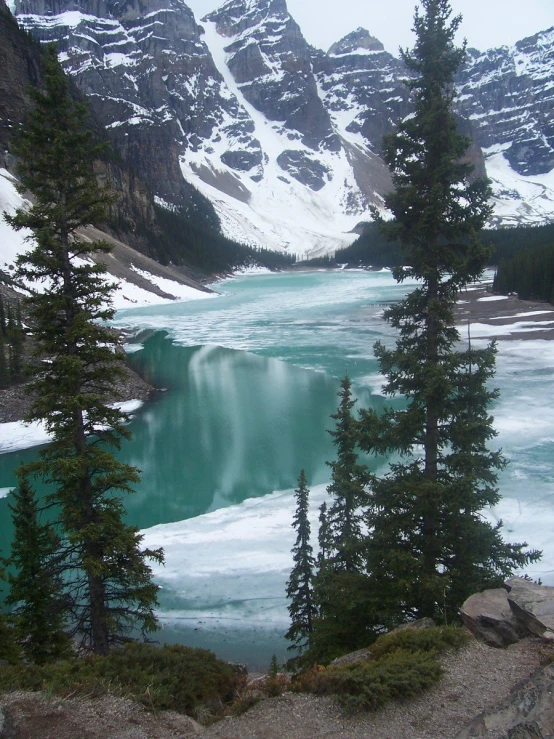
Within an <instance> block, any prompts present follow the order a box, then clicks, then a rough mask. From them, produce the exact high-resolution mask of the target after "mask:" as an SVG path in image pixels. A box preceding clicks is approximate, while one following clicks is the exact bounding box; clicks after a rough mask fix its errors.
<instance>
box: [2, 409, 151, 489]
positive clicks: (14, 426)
mask: <svg viewBox="0 0 554 739" xmlns="http://www.w3.org/2000/svg"><path fill="white" fill-rule="evenodd" d="M142 404H143V401H142V400H127V401H125V402H122V403H114V404H113V407H114V408H119V410H120V411H122V412H123V413H126V414H128V415H129V416H130V415H131V414H132V413H134V412H135V411H137V410H138V409H139V408H140V407H141V406H142ZM49 441H50V436H49V434H48V432H47V431H46V428H45V427H44V424H43V423H41V422H40V421H33V422H32V423H25V422H24V421H11V422H9V423H0V454H6V453H8V452H17V451H21V450H22V449H30V448H31V447H34V446H40V445H42V444H48V443H49ZM0 497H2V496H1V495H0Z"/></svg>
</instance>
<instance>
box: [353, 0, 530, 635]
mask: <svg viewBox="0 0 554 739" xmlns="http://www.w3.org/2000/svg"><path fill="white" fill-rule="evenodd" d="M421 4H422V6H423V11H422V13H421V14H420V13H419V12H418V11H417V10H416V15H415V23H414V31H415V33H416V43H415V47H414V49H413V51H411V52H403V54H402V56H403V60H404V63H405V65H406V67H407V69H408V70H409V72H410V73H411V75H412V77H411V78H410V80H409V83H408V84H409V87H410V89H411V92H412V99H413V103H414V115H413V116H411V117H409V118H407V119H405V120H404V121H403V122H402V123H400V124H399V126H398V128H397V130H396V132H395V133H394V134H393V135H391V136H389V137H388V138H386V139H385V143H384V157H385V160H386V163H387V165H388V166H389V169H390V171H391V174H392V179H393V184H394V188H395V189H394V192H392V193H391V194H390V195H388V196H387V197H386V199H385V202H386V206H387V208H388V209H389V211H390V212H391V214H392V216H393V219H392V220H391V221H390V222H388V223H383V222H381V226H382V228H383V230H384V231H385V233H386V234H387V236H388V237H389V238H390V239H391V240H395V241H399V242H400V243H401V244H402V247H403V250H404V263H405V264H409V265H410V266H409V267H400V268H397V269H396V270H395V271H394V275H395V278H396V279H397V281H399V282H402V281H403V280H405V279H406V278H408V277H410V278H416V279H417V280H418V281H419V286H418V287H417V288H416V289H415V290H414V291H413V292H411V293H410V294H409V295H408V296H407V297H406V298H405V299H404V300H403V301H401V302H400V303H398V304H396V305H394V306H392V307H391V308H389V309H388V310H387V311H386V312H385V318H386V320H388V321H389V322H390V324H391V325H392V326H393V327H394V328H396V329H398V331H399V339H398V341H397V343H396V347H395V348H394V349H387V348H386V347H385V346H383V345H382V344H380V343H378V344H376V346H375V352H376V356H377V358H378V360H379V364H380V368H381V372H382V373H383V374H384V375H385V376H386V377H387V383H386V386H385V392H386V393H387V394H388V395H390V396H394V395H397V394H401V395H403V396H404V397H405V398H406V399H407V408H406V409H404V410H388V411H387V412H385V413H384V414H383V415H382V416H380V417H378V416H377V414H376V413H375V412H373V411H371V410H370V411H365V412H364V413H363V414H362V417H363V422H364V423H363V426H364V427H365V434H363V439H362V442H361V443H362V446H363V447H364V448H365V449H366V450H367V451H374V452H377V453H385V454H390V453H398V454H400V459H399V461H397V462H395V463H394V464H392V465H391V469H390V473H389V474H388V475H386V476H384V477H382V478H381V479H379V480H377V481H375V483H374V485H373V501H372V506H371V507H370V508H369V509H368V511H367V516H366V518H367V524H368V528H369V530H370V531H371V537H370V538H369V539H368V547H367V567H368V571H369V573H370V574H371V578H372V580H373V581H374V583H375V587H376V591H377V592H378V593H379V598H380V599H381V603H382V607H383V613H385V612H387V613H388V615H389V617H390V618H391V619H392V621H393V622H394V621H402V620H404V619H405V618H406V617H410V616H412V617H413V616H418V617H421V616H432V617H437V616H438V617H440V616H441V615H442V616H443V618H444V617H448V614H450V615H453V614H455V613H456V612H457V609H458V607H459V606H460V605H461V602H462V601H463V600H464V598H465V597H467V596H468V595H469V594H470V593H472V592H474V591H475V589H476V588H484V587H491V586H497V585H498V584H499V583H500V582H501V580H502V577H503V576H505V575H506V574H508V573H509V572H511V571H512V570H513V569H514V568H515V567H518V566H522V565H524V564H525V563H526V562H528V561H529V560H532V559H535V558H536V557H537V556H538V555H537V553H536V552H531V553H525V552H524V551H523V547H524V546H525V545H508V544H505V543H504V542H503V541H502V538H501V533H500V527H496V528H495V527H491V526H490V525H489V524H488V523H487V522H485V521H483V520H482V518H481V515H480V510H481V509H482V508H484V507H486V506H490V505H494V504H495V503H497V502H498V499H499V495H498V490H497V488H496V482H497V471H498V470H499V469H500V468H501V467H502V466H503V460H502V457H501V456H500V454H498V453H495V452H490V451H489V450H488V448H487V442H488V441H489V440H490V439H492V438H493V437H494V435H495V432H494V429H493V427H492V419H491V417H490V415H489V414H488V411H487V408H488V405H489V403H490V401H491V400H492V399H493V398H494V397H495V393H494V392H491V391H489V390H488V389H487V381H488V380H489V379H490V378H491V377H492V376H493V373H494V348H493V347H489V348H488V349H482V350H479V351H477V350H473V351H472V350H469V351H468V352H460V351H459V349H458V341H459V339H460V337H459V335H458V332H457V330H456V328H455V321H454V308H455V305H456V299H457V296H458V292H459V290H460V289H461V288H463V287H464V286H466V285H467V284H468V283H470V282H472V281H474V280H476V279H477V278H478V277H480V275H481V273H482V271H483V268H484V266H485V260H486V256H487V251H486V249H485V248H484V247H483V246H482V245H481V243H480V242H479V240H478V237H477V234H478V232H479V230H480V229H481V228H482V227H483V226H484V224H485V222H486V220H487V218H488V217H489V215H490V213H491V207H490V205H489V203H488V201H489V197H490V188H489V185H488V182H487V181H486V180H482V179H472V177H471V172H472V167H471V166H470V165H469V164H468V163H466V162H464V160H463V157H464V155H465V153H466V150H467V148H468V145H469V140H468V139H467V138H466V137H465V136H462V135H460V134H459V133H458V132H457V130H456V119H455V117H454V115H453V112H452V102H453V99H454V95H455V89H454V82H453V77H454V74H455V72H456V70H457V69H458V67H459V65H460V63H461V62H462V60H463V58H464V53H465V49H464V48H463V47H462V48H457V47H456V46H455V45H454V36H455V33H456V31H457V29H458V27H459V25H460V22H461V17H460V16H457V17H455V18H453V19H452V20H450V16H451V14H452V11H451V8H450V4H449V2H447V0H422V2H421Z"/></svg>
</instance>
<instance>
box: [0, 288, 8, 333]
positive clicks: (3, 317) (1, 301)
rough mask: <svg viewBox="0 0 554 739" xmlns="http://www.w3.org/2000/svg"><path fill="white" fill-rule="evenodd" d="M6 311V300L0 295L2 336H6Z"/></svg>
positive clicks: (0, 327) (0, 330)
mask: <svg viewBox="0 0 554 739" xmlns="http://www.w3.org/2000/svg"><path fill="white" fill-rule="evenodd" d="M6 328H7V323H6V309H5V308H4V298H3V297H2V295H0V333H1V334H2V336H5V335H6Z"/></svg>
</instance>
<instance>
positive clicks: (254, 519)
mask: <svg viewBox="0 0 554 739" xmlns="http://www.w3.org/2000/svg"><path fill="white" fill-rule="evenodd" d="M409 288H410V286H409V285H402V286H399V285H397V284H396V283H395V282H394V280H393V279H392V276H391V274H390V273H389V272H386V271H384V272H377V273H368V272H324V271H321V272H309V273H287V274H281V275H259V276H248V277H240V278H235V279H233V280H229V281H226V282H224V283H221V284H219V285H217V286H216V289H217V290H218V291H219V292H220V293H221V296H220V297H218V298H216V299H214V300H208V301H199V302H194V301H192V302H188V303H173V304H170V305H163V306H156V307H148V308H142V309H134V310H133V309H130V310H126V311H121V312H119V313H118V315H117V319H116V324H117V325H118V326H119V327H123V328H126V329H128V330H129V331H130V334H131V335H132V336H133V338H131V339H130V344H129V347H128V348H129V351H130V359H131V361H132V363H133V364H134V365H135V366H136V367H137V368H138V369H139V370H140V371H141V372H142V373H143V374H144V375H145V376H146V377H147V378H148V379H150V381H151V382H152V383H153V384H154V385H155V386H156V387H159V388H163V392H159V393H158V394H157V396H156V398H155V400H154V401H153V402H150V403H148V404H146V405H144V406H143V407H142V408H141V409H140V410H139V411H138V412H136V413H135V414H134V416H133V417H132V419H131V420H130V428H131V430H132V432H133V440H132V441H131V442H130V443H129V444H126V445H125V447H124V449H123V450H122V454H121V456H122V458H123V459H124V460H125V461H128V462H130V463H131V464H134V465H136V466H137V467H139V468H140V469H141V470H142V479H141V483H140V485H138V486H137V492H136V494H135V495H133V496H131V497H130V498H129V499H128V500H127V501H126V505H127V511H128V519H129V521H131V522H132V523H134V524H136V525H138V526H140V527H141V528H142V529H143V530H144V533H145V541H146V543H147V544H148V545H149V546H163V547H164V549H165V552H166V565H165V567H163V568H156V578H157V580H158V582H159V583H160V585H161V586H162V590H161V598H160V600H161V616H162V620H163V624H164V629H163V631H162V633H161V638H162V640H164V639H165V640H170V641H171V640H175V639H176V640H179V641H183V642H185V643H189V644H193V645H201V646H208V647H211V648H213V649H214V650H215V651H216V652H217V653H218V654H221V655H222V656H224V657H228V658H231V659H242V660H245V661H248V662H250V663H251V664H254V665H259V666H260V665H261V666H265V665H266V664H267V662H268V661H269V658H270V656H271V654H272V653H273V652H275V653H277V656H278V658H279V659H283V658H284V657H285V650H286V644H285V642H284V641H283V638H282V634H283V633H284V631H285V630H286V628H287V612H286V601H285V599H284V584H285V582H286V579H287V575H288V572H289V570H290V548H291V546H292V544H293V537H294V532H293V530H292V529H291V526H290V522H291V518H292V515H293V511H294V498H293V488H294V485H295V482H296V479H297V476H298V473H299V471H300V469H301V468H304V469H305V470H306V474H307V477H308V480H309V483H310V486H311V489H312V519H313V529H314V532H315V531H316V525H317V506H318V505H319V504H320V503H321V502H322V501H323V500H324V499H325V498H326V496H327V494H326V490H325V488H326V483H327V482H328V479H329V469H328V467H327V465H326V464H325V462H326V460H329V459H331V458H332V455H333V447H332V443H331V438H330V436H329V434H328V433H327V429H329V428H331V427H332V420H331V419H330V418H329V416H330V414H331V413H333V412H334V410H335V408H336V403H337V398H336V393H337V390H338V386H339V378H340V377H341V376H342V375H344V373H345V372H348V374H349V375H350V377H351V378H352V380H353V382H354V385H355V389H356V393H357V395H358V397H359V403H360V405H364V406H367V405H369V404H371V405H373V406H374V407H380V406H382V404H383V403H384V402H385V400H384V399H383V397H382V395H381V392H380V391H381V380H382V378H381V377H380V376H379V374H378V369H377V365H376V362H375V359H374V358H373V352H372V346H373V343H374V342H375V341H376V340H381V341H384V342H386V343H391V342H392V341H393V340H394V336H393V334H392V331H391V329H390V327H388V326H387V325H386V324H385V323H384V322H383V321H382V318H381V314H382V311H383V307H384V306H385V305H386V304H387V303H389V302H390V301H393V300H396V299H398V298H399V297H400V296H401V295H402V294H404V292H405V291H406V290H407V289H409ZM553 344H554V343H553V342H548V341H540V340H533V341H517V340H515V341H500V345H499V347H500V352H499V356H498V373H497V377H496V384H497V385H498V386H499V387H500V389H501V391H502V396H501V399H500V400H499V401H498V402H497V403H496V405H495V407H494V408H493V409H492V412H493V415H494V416H495V424H496V427H497V428H498V431H499V437H498V439H497V443H498V446H501V447H502V448H503V451H504V454H505V455H506V456H507V457H508V459H509V460H510V465H509V466H508V468H507V469H506V470H505V471H504V472H503V473H502V477H501V490H502V493H503V495H504V499H503V501H502V503H501V504H500V505H499V506H498V508H497V509H495V510H494V511H492V512H489V513H487V515H489V516H490V517H492V518H493V519H498V518H500V517H501V518H502V519H503V520H504V522H505V532H506V536H507V537H509V538H510V539H512V540H514V541H521V540H527V541H529V543H530V544H531V545H532V546H534V547H537V548H542V549H544V551H545V557H544V559H543V561H542V562H541V563H539V564H538V565H537V566H535V567H534V568H533V569H532V570H529V572H530V574H533V575H534V576H540V577H542V579H543V581H544V582H550V583H551V584H554V543H553V539H554V537H553V536H552V533H551V532H552V530H553V529H554V496H553V493H554V484H553V482H552V466H553V462H554V400H553V397H554V396H553V392H552V391H553V389H554V388H553V385H554V381H553V376H554V373H553V371H552V367H553V366H554V345H553ZM34 455H36V450H27V451H25V452H20V453H14V454H4V455H2V456H0V489H5V488H9V487H10V486H11V485H13V482H14V478H13V469H14V467H15V466H16V465H17V464H18V462H19V460H20V459H24V460H26V461H28V460H29V459H31V458H33V457H34ZM372 465H373V466H374V467H378V466H379V465H383V461H382V460H381V461H379V462H375V461H373V462H372ZM8 500H9V496H7V497H5V498H2V499H0V526H1V530H0V536H1V537H2V539H1V540H0V541H6V540H8V539H9V537H10V535H11V533H10V528H9V517H8V515H7V503H8Z"/></svg>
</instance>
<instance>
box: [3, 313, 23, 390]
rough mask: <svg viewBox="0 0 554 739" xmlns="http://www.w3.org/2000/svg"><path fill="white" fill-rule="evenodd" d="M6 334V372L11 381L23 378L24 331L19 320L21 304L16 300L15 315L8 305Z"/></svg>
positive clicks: (18, 380)
mask: <svg viewBox="0 0 554 739" xmlns="http://www.w3.org/2000/svg"><path fill="white" fill-rule="evenodd" d="M6 336H7V341H8V373H9V377H10V380H11V381H12V382H20V381H21V380H22V379H23V342H24V340H25V333H24V331H23V323H22V320H21V305H20V303H19V301H18V302H17V306H16V311H15V315H14V314H13V311H12V310H11V307H10V306H8V321H7V329H6Z"/></svg>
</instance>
